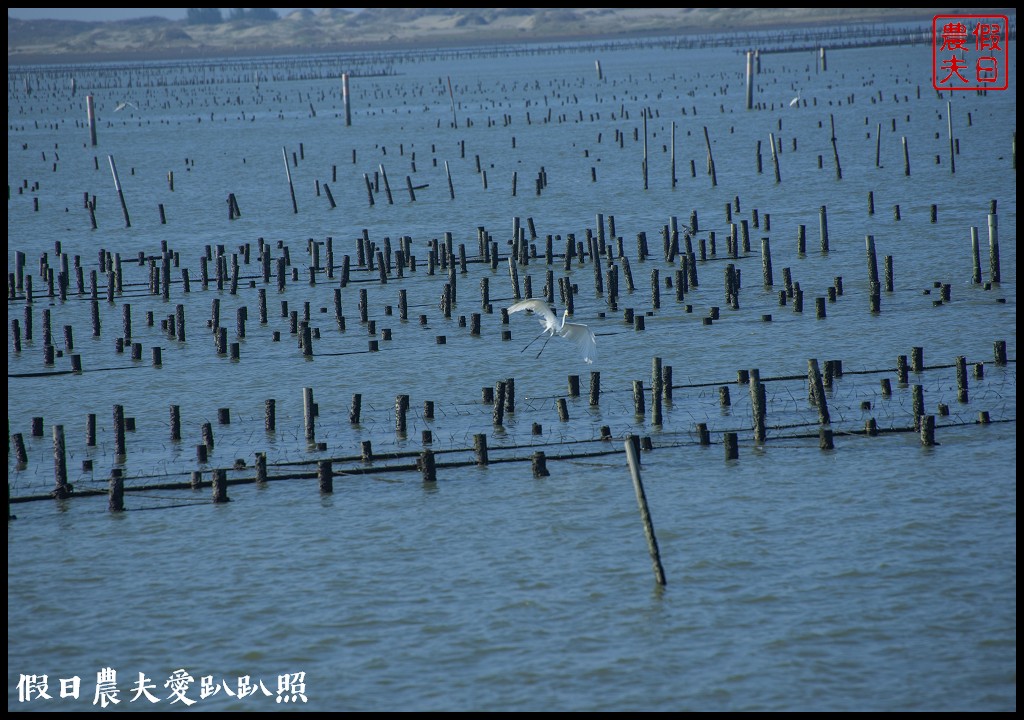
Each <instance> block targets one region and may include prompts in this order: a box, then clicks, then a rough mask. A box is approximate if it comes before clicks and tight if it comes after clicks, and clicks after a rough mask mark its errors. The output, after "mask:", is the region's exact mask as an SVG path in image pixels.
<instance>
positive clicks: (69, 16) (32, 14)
mask: <svg viewBox="0 0 1024 720" xmlns="http://www.w3.org/2000/svg"><path fill="white" fill-rule="evenodd" d="M222 9H225V8H222ZM272 9H273V10H276V11H277V14H278V15H280V16H281V17H284V16H285V15H287V14H288V13H290V12H292V11H293V10H299V9H301V8H272ZM308 9H309V10H312V11H313V12H316V11H317V10H319V9H320V8H308ZM346 9H348V10H356V9H358V8H346ZM187 10H188V8H7V17H9V18H14V19H15V20H83V21H86V22H109V21H111V20H134V19H137V18H141V17H153V16H154V15H155V16H158V17H164V18H167V19H168V20H184V19H185V15H186V12H187ZM225 14H226V13H225Z"/></svg>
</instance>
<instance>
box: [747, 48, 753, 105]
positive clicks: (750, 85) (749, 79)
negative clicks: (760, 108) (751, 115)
mask: <svg viewBox="0 0 1024 720" xmlns="http://www.w3.org/2000/svg"><path fill="white" fill-rule="evenodd" d="M753 109H754V52H753V50H747V110H753Z"/></svg>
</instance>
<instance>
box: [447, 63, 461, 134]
mask: <svg viewBox="0 0 1024 720" xmlns="http://www.w3.org/2000/svg"><path fill="white" fill-rule="evenodd" d="M448 97H449V98H450V99H451V101H452V127H453V128H457V127H458V126H459V120H458V118H457V117H456V116H455V92H454V91H453V90H452V77H451V75H449V76H448Z"/></svg>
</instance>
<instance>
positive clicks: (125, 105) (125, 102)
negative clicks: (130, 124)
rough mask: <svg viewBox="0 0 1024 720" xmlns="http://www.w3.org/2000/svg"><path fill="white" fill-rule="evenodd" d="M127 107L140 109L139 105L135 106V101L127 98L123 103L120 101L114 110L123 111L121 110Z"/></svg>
mask: <svg viewBox="0 0 1024 720" xmlns="http://www.w3.org/2000/svg"><path fill="white" fill-rule="evenodd" d="M126 107H130V108H135V109H136V110H138V109H139V108H138V107H136V106H135V103H133V102H128V101H127V100H125V101H124V102H123V103H118V104H117V107H116V108H114V112H121V111H122V110H124V109H125V108H126Z"/></svg>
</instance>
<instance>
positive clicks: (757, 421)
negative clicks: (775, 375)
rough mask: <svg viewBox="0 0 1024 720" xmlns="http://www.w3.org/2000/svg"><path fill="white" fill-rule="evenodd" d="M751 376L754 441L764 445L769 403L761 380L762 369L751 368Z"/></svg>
mask: <svg viewBox="0 0 1024 720" xmlns="http://www.w3.org/2000/svg"><path fill="white" fill-rule="evenodd" d="M749 377H750V405H751V409H752V410H753V415H754V442H755V443H757V444H758V445H764V442H765V439H766V432H765V422H764V421H765V412H766V408H765V406H766V404H767V399H766V397H765V387H764V383H762V382H761V371H760V370H758V369H757V368H753V369H751V371H750V375H749Z"/></svg>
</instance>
